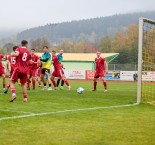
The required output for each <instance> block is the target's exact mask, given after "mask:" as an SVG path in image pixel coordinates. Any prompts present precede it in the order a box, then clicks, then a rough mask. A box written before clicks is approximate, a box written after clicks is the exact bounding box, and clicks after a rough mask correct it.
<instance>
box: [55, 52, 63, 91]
mask: <svg viewBox="0 0 155 145" xmlns="http://www.w3.org/2000/svg"><path fill="white" fill-rule="evenodd" d="M57 57H58V60H59V62H60V64H61V66H62V69H63V65H62V60H63V50H62V49H61V50H60V51H59V54H58V55H57ZM62 71H63V70H62ZM63 73H64V72H63ZM59 83H60V79H58V80H57V87H58V86H59ZM63 85H64V80H61V87H60V90H63Z"/></svg>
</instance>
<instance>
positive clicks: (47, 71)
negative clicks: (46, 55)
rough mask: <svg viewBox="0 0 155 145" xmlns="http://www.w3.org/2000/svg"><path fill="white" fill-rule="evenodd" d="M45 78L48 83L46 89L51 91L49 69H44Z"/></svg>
mask: <svg viewBox="0 0 155 145" xmlns="http://www.w3.org/2000/svg"><path fill="white" fill-rule="evenodd" d="M45 73H46V79H47V81H48V85H49V88H48V89H47V90H48V91H51V90H52V87H51V79H50V70H46V72H45Z"/></svg>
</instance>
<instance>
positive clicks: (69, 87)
mask: <svg viewBox="0 0 155 145" xmlns="http://www.w3.org/2000/svg"><path fill="white" fill-rule="evenodd" d="M60 75H62V76H61V78H62V80H63V81H64V83H65V84H66V85H67V87H68V90H71V86H70V84H69V82H68V80H67V79H66V77H65V75H64V74H63V73H62V72H61V71H60Z"/></svg>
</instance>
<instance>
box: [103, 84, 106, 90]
mask: <svg viewBox="0 0 155 145" xmlns="http://www.w3.org/2000/svg"><path fill="white" fill-rule="evenodd" d="M103 85H104V89H105V90H106V89H107V82H103Z"/></svg>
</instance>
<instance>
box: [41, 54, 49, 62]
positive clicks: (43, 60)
mask: <svg viewBox="0 0 155 145" xmlns="http://www.w3.org/2000/svg"><path fill="white" fill-rule="evenodd" d="M50 57H51V55H48V56H47V57H46V58H45V59H42V58H41V59H40V61H42V62H47V61H48V60H49V59H50Z"/></svg>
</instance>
